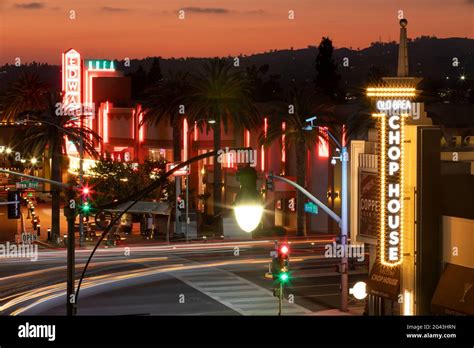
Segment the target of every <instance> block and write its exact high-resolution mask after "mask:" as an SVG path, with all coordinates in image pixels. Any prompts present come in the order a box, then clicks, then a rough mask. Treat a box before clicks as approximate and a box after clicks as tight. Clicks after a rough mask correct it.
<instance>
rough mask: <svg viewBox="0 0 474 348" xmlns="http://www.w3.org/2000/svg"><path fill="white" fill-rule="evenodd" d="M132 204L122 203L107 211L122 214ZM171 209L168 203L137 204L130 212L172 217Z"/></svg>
mask: <svg viewBox="0 0 474 348" xmlns="http://www.w3.org/2000/svg"><path fill="white" fill-rule="evenodd" d="M130 204H132V202H126V203H122V204H120V205H118V206H116V207H114V208H110V209H105V211H108V212H110V213H121V212H123V211H124V210H125V209H127V207H128V206H129V205H130ZM170 212H171V208H170V206H169V204H168V203H165V202H137V203H135V205H134V206H133V207H132V208H131V209H130V210H128V213H131V214H153V215H170Z"/></svg>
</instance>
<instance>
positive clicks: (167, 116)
mask: <svg viewBox="0 0 474 348" xmlns="http://www.w3.org/2000/svg"><path fill="white" fill-rule="evenodd" d="M189 88H190V87H189V75H188V73H184V72H177V73H170V74H169V75H168V76H166V77H164V78H163V79H161V80H159V81H158V82H156V83H155V84H154V85H153V86H151V87H150V88H148V89H147V90H146V91H145V97H144V100H143V109H144V112H143V121H142V123H149V124H151V125H154V126H157V125H158V124H159V123H160V122H162V121H166V122H168V123H169V124H170V126H171V127H172V128H173V160H174V161H175V162H176V161H181V122H182V120H183V117H184V116H185V115H184V113H182V112H180V111H182V110H180V109H182V108H181V106H182V105H185V98H186V93H188V91H189ZM184 110H185V109H184ZM183 136H186V134H183Z"/></svg>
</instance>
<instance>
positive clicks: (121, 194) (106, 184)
mask: <svg viewBox="0 0 474 348" xmlns="http://www.w3.org/2000/svg"><path fill="white" fill-rule="evenodd" d="M90 172H91V177H90V179H89V182H88V185H89V186H90V187H91V188H92V192H93V195H94V202H95V204H96V205H98V206H101V205H107V204H110V203H112V202H114V201H116V200H118V201H121V200H123V199H126V198H127V197H130V196H131V195H133V194H134V193H136V192H138V191H141V190H142V189H144V188H145V187H147V186H149V185H151V184H152V183H153V182H154V181H155V180H158V179H159V178H160V176H161V175H163V174H164V173H165V172H166V160H165V159H164V158H161V159H159V160H157V161H151V160H145V162H144V163H140V164H138V165H134V164H131V163H123V162H117V161H113V160H112V159H111V158H110V157H109V156H107V157H106V158H105V159H100V160H99V161H97V162H96V164H95V166H94V167H92V168H91V169H90ZM143 199H144V200H146V199H157V200H159V201H166V202H172V201H174V188H173V185H172V184H171V183H170V181H169V180H167V181H166V182H165V183H164V184H163V185H162V186H161V188H158V189H156V190H153V191H152V192H149V193H147V195H146V196H145V197H143Z"/></svg>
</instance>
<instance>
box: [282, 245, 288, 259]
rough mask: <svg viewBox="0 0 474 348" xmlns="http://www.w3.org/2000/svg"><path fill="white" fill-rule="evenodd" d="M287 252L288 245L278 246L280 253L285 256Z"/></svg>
mask: <svg viewBox="0 0 474 348" xmlns="http://www.w3.org/2000/svg"><path fill="white" fill-rule="evenodd" d="M289 252H290V248H289V247H288V245H282V246H281V247H280V254H282V255H285V256H286V255H288V254H289Z"/></svg>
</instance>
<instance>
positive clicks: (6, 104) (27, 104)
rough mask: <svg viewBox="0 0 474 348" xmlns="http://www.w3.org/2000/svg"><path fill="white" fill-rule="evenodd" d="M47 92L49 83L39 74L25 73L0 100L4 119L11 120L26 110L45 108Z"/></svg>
mask: <svg viewBox="0 0 474 348" xmlns="http://www.w3.org/2000/svg"><path fill="white" fill-rule="evenodd" d="M47 93H48V86H47V84H46V83H45V82H43V81H42V80H41V79H40V77H39V76H38V75H37V74H34V73H23V74H22V75H21V76H20V77H19V78H18V80H16V81H15V82H14V83H13V84H12V85H11V87H10V88H9V89H8V90H7V91H6V93H5V95H3V96H2V98H1V100H0V110H3V113H2V121H3V122H8V121H10V122H11V121H13V120H14V119H15V117H16V116H17V115H18V114H20V113H21V112H24V111H28V110H42V109H44V108H45V106H46V98H45V95H46V94H47Z"/></svg>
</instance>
